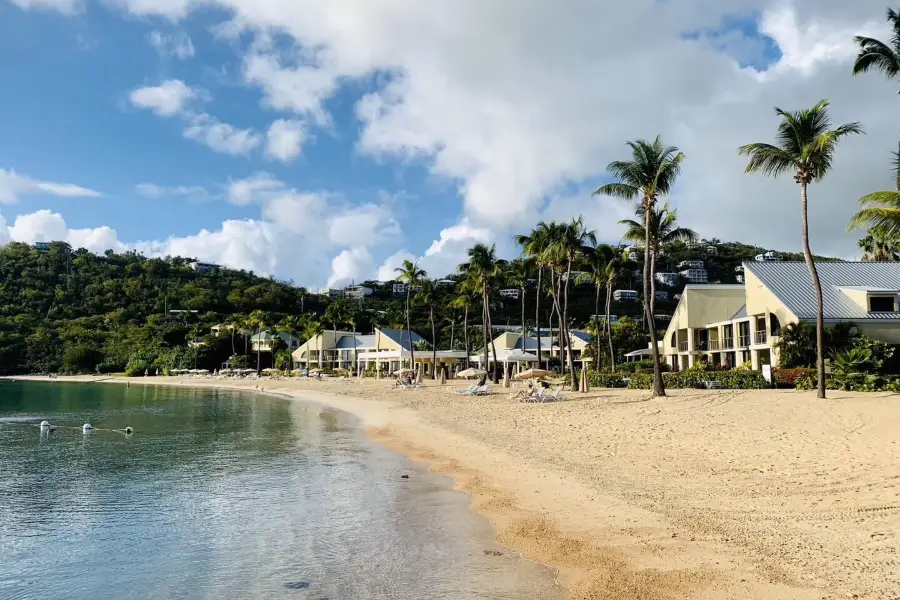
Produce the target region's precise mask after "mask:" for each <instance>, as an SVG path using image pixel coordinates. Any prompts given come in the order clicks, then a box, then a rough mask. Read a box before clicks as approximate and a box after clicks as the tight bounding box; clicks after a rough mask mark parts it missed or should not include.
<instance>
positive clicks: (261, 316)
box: [248, 310, 269, 373]
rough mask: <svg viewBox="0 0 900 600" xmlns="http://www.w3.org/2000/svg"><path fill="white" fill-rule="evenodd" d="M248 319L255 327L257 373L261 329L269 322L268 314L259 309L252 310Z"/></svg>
mask: <svg viewBox="0 0 900 600" xmlns="http://www.w3.org/2000/svg"><path fill="white" fill-rule="evenodd" d="M248 321H249V323H250V326H251V327H255V328H256V372H257V373H259V370H260V367H261V366H262V365H261V364H260V349H261V347H262V342H263V340H262V330H263V328H264V327H265V326H266V324H267V323H268V322H269V315H267V314H266V313H264V312H263V311H261V310H254V311H253V312H252V313H250V316H249V317H248Z"/></svg>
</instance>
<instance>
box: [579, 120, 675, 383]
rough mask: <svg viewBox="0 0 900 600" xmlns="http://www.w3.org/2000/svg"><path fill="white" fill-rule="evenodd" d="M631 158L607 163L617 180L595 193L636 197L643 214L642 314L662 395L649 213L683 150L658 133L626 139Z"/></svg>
mask: <svg viewBox="0 0 900 600" xmlns="http://www.w3.org/2000/svg"><path fill="white" fill-rule="evenodd" d="M627 145H628V147H629V148H631V160H616V161H613V162H611V163H609V165H608V166H607V167H606V169H607V170H608V171H609V172H610V173H612V175H613V176H614V177H615V178H616V180H617V181H615V182H614V183H607V184H606V185H601V186H600V187H598V188H597V189H596V190H594V195H604V196H613V197H617V198H623V199H625V200H637V201H638V202H639V204H640V207H641V209H642V211H643V214H644V314H645V315H646V316H645V318H646V319H647V322H648V323H649V324H650V327H649V330H650V355H651V356H652V357H653V392H652V396H654V397H655V396H665V395H666V389H665V386H664V385H663V379H662V369H660V366H659V349H658V348H657V345H656V327H655V325H654V321H653V312H652V309H651V302H650V279H651V277H650V215H651V213H652V211H653V209H654V208H655V206H656V202H657V200H659V198H660V197H662V196H665V195H666V194H668V193H669V192H670V191H671V190H672V187H673V186H674V185H675V180H676V179H677V178H678V175H679V174H680V173H681V163H682V162H684V153H682V152H680V151H679V150H678V148H676V147H675V146H666V145H665V144H663V141H662V139H661V138H660V137H659V136H657V137H656V139H655V140H653V141H652V142H648V141H646V140H637V141H635V142H627Z"/></svg>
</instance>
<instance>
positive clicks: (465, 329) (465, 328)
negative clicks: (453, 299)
mask: <svg viewBox="0 0 900 600" xmlns="http://www.w3.org/2000/svg"><path fill="white" fill-rule="evenodd" d="M463 338H464V340H465V341H464V342H463V343H465V345H466V368H467V369H468V368H469V348H470V347H471V346H469V307H468V306H467V307H466V312H465V314H464V315H463Z"/></svg>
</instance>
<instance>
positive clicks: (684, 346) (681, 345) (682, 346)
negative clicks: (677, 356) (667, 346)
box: [678, 342, 688, 352]
mask: <svg viewBox="0 0 900 600" xmlns="http://www.w3.org/2000/svg"><path fill="white" fill-rule="evenodd" d="M687 350H688V343H687V342H678V351H679V352H687Z"/></svg>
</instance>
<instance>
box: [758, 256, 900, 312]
mask: <svg viewBox="0 0 900 600" xmlns="http://www.w3.org/2000/svg"><path fill="white" fill-rule="evenodd" d="M744 269H745V270H747V271H750V272H751V273H753V275H755V276H756V277H757V278H758V279H759V280H760V281H761V282H762V283H763V285H765V286H766V287H767V288H769V290H770V291H771V292H772V293H773V294H775V296H776V297H777V298H778V299H779V300H781V302H782V303H784V305H785V306H786V307H787V308H788V309H790V310H791V312H793V313H794V314H795V315H797V317H798V318H799V319H802V320H813V319H815V318H816V295H815V292H813V287H812V281H811V280H810V277H809V269H808V268H807V267H806V263H803V262H745V263H744ZM816 270H817V271H818V273H819V279H821V280H822V297H823V304H824V314H825V319H827V320H833V321H865V320H868V319H900V312H882V313H877V312H876V313H870V312H867V311H866V310H865V309H863V308H862V307H861V306H859V305H858V304H857V303H855V302H854V301H853V300H851V299H850V297H849V296H847V294H845V293H844V292H842V291H841V288H858V289H868V290H872V291H879V290H885V289H889V290H896V289H900V262H818V263H816Z"/></svg>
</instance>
